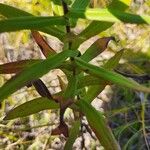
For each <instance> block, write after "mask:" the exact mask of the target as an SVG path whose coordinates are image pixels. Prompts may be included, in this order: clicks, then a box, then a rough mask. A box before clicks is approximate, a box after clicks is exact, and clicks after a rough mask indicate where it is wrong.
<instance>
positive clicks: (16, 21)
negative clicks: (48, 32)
mask: <svg viewBox="0 0 150 150" xmlns="http://www.w3.org/2000/svg"><path fill="white" fill-rule="evenodd" d="M66 24H67V22H66V20H65V18H64V17H51V16H50V17H34V16H24V17H18V18H10V19H6V20H1V21H0V33H1V32H10V31H17V30H22V29H39V28H41V27H46V26H53V25H66Z"/></svg>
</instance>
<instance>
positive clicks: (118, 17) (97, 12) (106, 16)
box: [68, 8, 150, 24]
mask: <svg viewBox="0 0 150 150" xmlns="http://www.w3.org/2000/svg"><path fill="white" fill-rule="evenodd" d="M68 16H69V17H72V18H84V19H89V20H95V21H96V20H97V21H107V22H120V21H122V22H125V23H135V24H150V16H148V15H135V14H131V13H126V12H122V11H118V10H116V9H109V8H108V9H107V8H106V9H99V8H95V9H87V10H86V11H85V10H77V9H74V10H73V9H71V10H70V12H69V13H68Z"/></svg>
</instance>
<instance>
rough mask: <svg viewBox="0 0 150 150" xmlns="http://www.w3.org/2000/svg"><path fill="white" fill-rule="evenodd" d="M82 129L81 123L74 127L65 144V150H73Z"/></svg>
mask: <svg viewBox="0 0 150 150" xmlns="http://www.w3.org/2000/svg"><path fill="white" fill-rule="evenodd" d="M79 129H80V121H76V122H75V123H74V125H73V127H72V128H71V130H70V133H69V138H68V140H67V142H66V144H65V147H64V150H71V149H72V147H73V143H74V142H75V140H76V138H77V137H78V134H79V131H80V130H79Z"/></svg>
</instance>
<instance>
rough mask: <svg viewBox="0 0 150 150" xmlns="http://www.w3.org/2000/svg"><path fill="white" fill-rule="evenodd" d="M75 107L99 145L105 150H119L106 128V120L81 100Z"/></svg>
mask: <svg viewBox="0 0 150 150" xmlns="http://www.w3.org/2000/svg"><path fill="white" fill-rule="evenodd" d="M77 105H78V106H79V108H80V111H81V112H82V113H83V114H84V115H85V116H86V118H87V120H88V122H89V124H90V127H91V128H92V130H93V131H94V133H95V134H96V136H97V138H98V139H99V141H100V143H101V145H102V146H103V147H104V148H105V149H109V150H119V149H120V148H119V145H118V144H117V142H116V140H115V138H114V136H113V134H112V132H111V130H110V128H109V127H108V125H107V123H106V120H105V119H104V116H103V115H102V113H101V112H98V111H97V110H96V109H95V108H93V107H92V106H91V105H90V104H88V103H87V102H86V101H84V100H83V99H81V100H79V101H77Z"/></svg>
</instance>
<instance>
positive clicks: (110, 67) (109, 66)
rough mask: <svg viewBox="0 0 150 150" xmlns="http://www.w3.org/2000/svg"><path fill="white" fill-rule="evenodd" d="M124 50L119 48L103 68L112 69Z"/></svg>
mask: <svg viewBox="0 0 150 150" xmlns="http://www.w3.org/2000/svg"><path fill="white" fill-rule="evenodd" d="M123 52H124V50H120V51H119V52H117V53H116V54H115V55H114V56H113V57H111V58H110V59H109V60H108V61H107V62H106V63H105V64H104V66H103V67H104V68H105V69H108V70H113V69H114V68H116V67H117V65H118V63H119V60H120V59H121V56H122V54H123Z"/></svg>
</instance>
